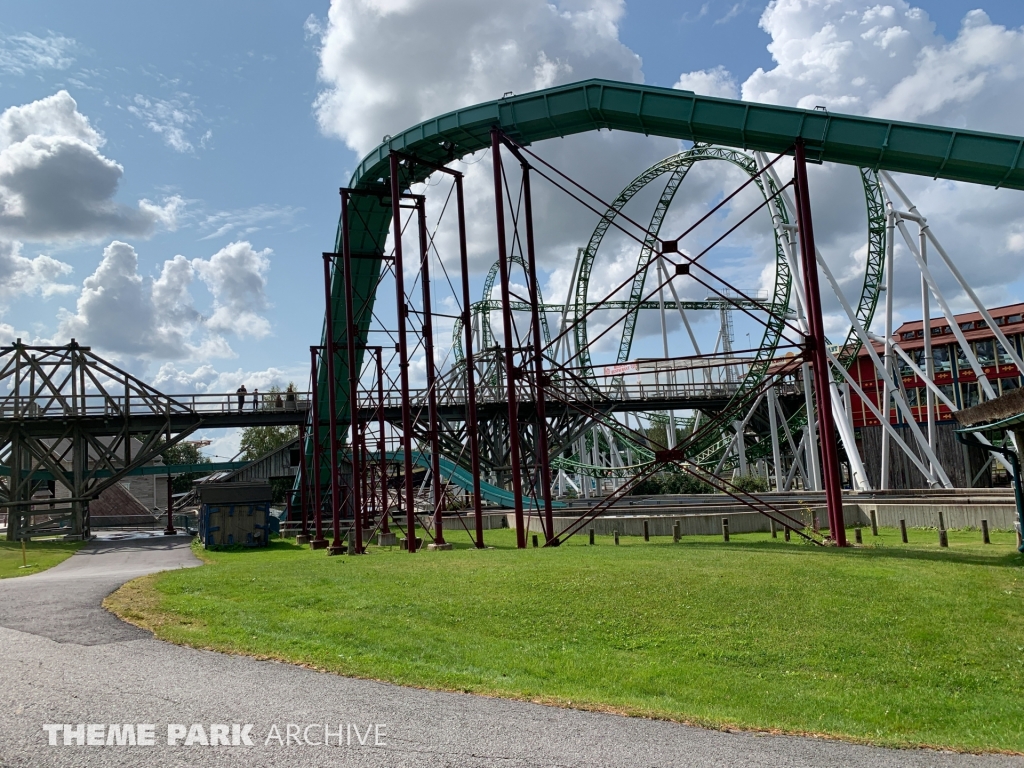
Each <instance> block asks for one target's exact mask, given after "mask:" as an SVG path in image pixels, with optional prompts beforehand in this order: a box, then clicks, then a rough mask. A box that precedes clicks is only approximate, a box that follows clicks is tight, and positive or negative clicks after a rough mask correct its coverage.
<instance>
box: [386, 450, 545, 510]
mask: <svg viewBox="0 0 1024 768" xmlns="http://www.w3.org/2000/svg"><path fill="white" fill-rule="evenodd" d="M370 456H371V459H370V460H371V461H375V460H377V457H378V455H377V454H370ZM387 458H388V461H389V462H395V463H399V464H400V463H402V461H403V460H404V458H405V454H404V453H402V451H390V452H388V454H387ZM438 459H439V464H440V466H441V482H442V483H448V482H450V483H451V484H452V485H456V486H458V487H459V488H461V489H462V490H464V491H467V492H469V493H472V492H473V475H472V474H471V473H470V471H469V470H468V469H466V468H464V467H460V466H459V465H458V464H456V463H455V462H454V461H452V460H451V459H449V458H448V457H447V456H443V455H442V456H438ZM412 463H413V464H415V465H416V466H418V467H423V468H424V469H427V470H429V469H430V454H429V453H427V452H426V451H413V453H412ZM480 497H481V498H482V499H483V500H484V501H489V502H490V503H491V504H495V505H497V506H499V507H503V508H505V509H512V508H513V507H514V506H515V498H516V497H515V496H513V495H512V492H511V491H506V490H505V489H504V488H499V487H498V486H496V485H491V484H490V483H485V482H484V481H483V480H481V481H480ZM523 502H524V504H525V506H526V508H527V509H529V508H530V507H531V502H533V504H532V507H533V509H539V508H540V507H539V506H538V504H537V503H536V502H535V501H534V500H533V499H531V498H529V497H524V498H523ZM551 506H552V507H555V508H559V507H564V506H565V504H563V503H562V502H560V501H552V502H551Z"/></svg>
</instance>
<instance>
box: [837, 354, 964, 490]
mask: <svg viewBox="0 0 1024 768" xmlns="http://www.w3.org/2000/svg"><path fill="white" fill-rule="evenodd" d="M826 354H827V355H828V357H829V360H830V361H831V362H832V364H833V365H834V366H835V368H836V370H838V371H839V372H840V373H841V374H842V375H843V378H844V379H846V381H847V382H848V383H849V384H850V387H851V388H852V389H853V391H854V392H856V393H857V397H859V398H860V399H861V401H862V402H863V403H864V405H865V407H867V409H868V410H870V411H871V413H872V414H873V415H874V416H875V418H876V419H878V420H879V421H880V422H881V423H882V428H883V429H885V430H887V431H888V432H889V434H890V435H891V437H892V439H893V440H894V441H896V444H897V445H899V446H900V448H902V449H903V452H904V453H906V454H907V458H908V459H910V461H911V462H913V464H914V466H916V467H917V468H918V469H919V470H921V474H922V475H924V476H925V478H929V477H930V474H931V473H930V472H929V468H928V465H927V464H925V463H924V462H922V461H921V460H920V459H919V458H918V457H917V454H915V453H914V452H913V451H912V450H910V447H909V446H908V445H907V444H906V443H905V442H904V441H903V438H901V437H900V436H899V434H898V433H897V432H896V430H895V429H893V426H892V424H889V423H888V422H885V421H882V414H881V412H880V411H879V410H878V408H876V407H875V404H874V403H872V402H871V399H870V398H868V396H867V395H866V394H864V390H863V389H861V388H860V386H859V385H858V384H857V382H855V381H854V380H853V377H852V376H850V372H849V371H847V370H846V369H845V368H844V367H843V366H841V365H840V364H839V361H838V360H836V359H835V356H834V355H833V354H832V352H831V351H829V350H826ZM908 426H910V428H911V430H914V429H915V428H917V424H916V422H914V421H910V422H909V424H908ZM916 434H917V435H918V436H919V437H920V436H921V431H920V429H919V428H918V429H917V433H916ZM921 447H922V449H923V450H924V451H925V458H927V459H928V460H929V461H930V462H932V463H933V465H934V467H935V470H936V473H937V474H938V476H939V481H940V482H941V483H942V485H943V486H944V487H946V488H952V487H953V483H952V482H951V481H950V479H949V476H948V475H946V472H945V470H944V469H943V468H942V465H941V464H940V463H939V461H938V459H936V458H935V454H933V453H932V452H931V448H930V447H928V444H927V443H924V444H923V445H922V446H921Z"/></svg>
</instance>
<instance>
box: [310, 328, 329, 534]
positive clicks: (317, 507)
mask: <svg viewBox="0 0 1024 768" xmlns="http://www.w3.org/2000/svg"><path fill="white" fill-rule="evenodd" d="M319 349H320V348H319V347H310V348H309V356H310V359H311V360H312V364H313V386H312V391H311V393H310V397H312V398H313V403H312V411H313V419H312V426H313V525H314V535H313V541H311V542H310V543H309V548H310V549H323V548H324V547H326V546H327V540H326V539H325V538H324V529H323V519H322V518H323V508H324V500H323V486H322V485H321V483H320V470H321V468H322V467H323V456H322V455H321V453H320V400H319V398H318V397H317V389H318V388H317V380H316V377H317V353H318V351H319Z"/></svg>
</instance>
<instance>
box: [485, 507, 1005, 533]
mask: <svg viewBox="0 0 1024 768" xmlns="http://www.w3.org/2000/svg"><path fill="white" fill-rule="evenodd" d="M817 506H818V505H812V508H813V507H817ZM872 509H873V510H875V513H876V515H877V518H878V524H879V525H880V526H882V527H885V528H897V527H899V521H900V520H901V519H902V520H905V521H906V523H907V527H909V528H937V527H938V524H939V512H940V511H941V512H942V516H943V522H944V523H945V526H946V527H947V528H968V527H970V528H980V527H981V521H982V520H983V519H984V520H988V524H989V528H991V529H993V530H1013V527H1014V523H1015V522H1016V520H1017V510H1016V507H1015V506H1014V505H1013V504H998V503H973V502H971V503H950V504H914V503H906V502H894V503H871V504H863V503H847V504H844V505H843V516H844V518H845V520H846V525H847V526H848V527H853V526H856V525H864V526H866V525H869V524H870V522H871V518H870V510H872ZM793 516H794V517H796V518H798V519H801V520H803V521H804V522H805V523H808V524H809V522H810V516H809V513H808V512H804V513H801V514H794V515H793ZM722 518H728V519H729V532H730V533H756V532H767V531H769V530H770V521H769V519H768V518H767V517H765V516H764V515H762V514H760V513H758V512H751V511H749V510H747V509H746V508H744V507H740V506H739V505H736V506H733V507H727V506H725V505H722V506H717V505H716V506H715V507H710V508H700V511H699V512H687V511H686V509H685V508H679V509H677V510H675V511H674V512H673V511H669V510H665V511H664V512H661V511H659V512H658V513H657V514H653V515H650V514H649V515H644V514H639V515H638V514H632V515H630V514H622V515H601V516H599V517H597V518H595V519H594V520H593V521H591V522H589V523H587V524H586V525H585V526H584V527H583V529H582V531H580V533H581V534H582V533H585V532H586V531H587V529H588V528H591V527H593V528H594V531H595V533H597V535H599V536H610V535H611V534H612V533H613V532H614V531H618V532H619V534H620V535H622V536H643V524H644V521H645V520H646V521H647V523H648V526H649V530H650V534H651V536H671V535H672V525H673V524H674V523H675V521H676V520H679V521H680V522H681V523H682V526H681V528H682V534H683V535H684V536H717V535H720V534H721V533H722ZM505 519H506V522H507V524H508V527H509V528H515V525H516V522H515V515H514V514H511V513H509V514H506V515H505ZM575 520H576V518H575V517H555V518H554V523H555V531H556V532H558V533H561V532H562V531H564V530H565V529H566V528H567V527H569V525H571V524H572V523H573V522H574V521H575ZM818 520H819V522H820V525H821V528H822V529H823V530H827V528H828V519H827V516H826V515H825V512H824V508H823V507H821V508H820V509H819V510H818ZM528 528H529V530H530V531H531V532H533V533H543V532H544V529H543V526H542V525H541V521H540V519H539V518H537V516H536V515H535V516H533V517H532V518H530V522H529V526H528Z"/></svg>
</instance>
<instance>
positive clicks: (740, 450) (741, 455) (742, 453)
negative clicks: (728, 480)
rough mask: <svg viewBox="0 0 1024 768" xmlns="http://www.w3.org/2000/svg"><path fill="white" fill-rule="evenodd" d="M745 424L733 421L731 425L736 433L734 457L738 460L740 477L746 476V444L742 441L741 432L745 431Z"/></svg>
mask: <svg viewBox="0 0 1024 768" xmlns="http://www.w3.org/2000/svg"><path fill="white" fill-rule="evenodd" d="M746 426H747V425H746V422H744V421H734V422H733V423H732V428H733V431H734V432H735V433H736V457H737V458H738V459H739V464H740V475H741V476H742V477H746V476H747V471H748V470H747V444H746V442H745V441H744V440H743V432H744V431H745V430H746Z"/></svg>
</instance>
